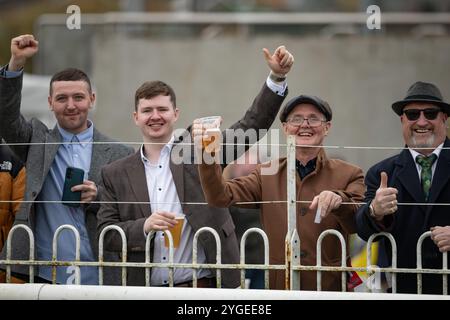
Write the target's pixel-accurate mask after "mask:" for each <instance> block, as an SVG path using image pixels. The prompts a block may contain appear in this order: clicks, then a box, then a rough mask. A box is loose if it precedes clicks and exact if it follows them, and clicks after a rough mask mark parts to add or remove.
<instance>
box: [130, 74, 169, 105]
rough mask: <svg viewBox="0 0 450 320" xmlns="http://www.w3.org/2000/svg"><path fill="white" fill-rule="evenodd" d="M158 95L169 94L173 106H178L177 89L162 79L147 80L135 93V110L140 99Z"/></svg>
mask: <svg viewBox="0 0 450 320" xmlns="http://www.w3.org/2000/svg"><path fill="white" fill-rule="evenodd" d="M156 96H169V97H170V101H171V102H172V104H173V107H174V108H176V106H177V104H176V97H175V91H173V89H172V88H171V87H170V86H169V85H168V84H167V83H164V82H162V81H146V82H144V83H143V84H142V85H141V86H140V87H139V88H138V89H137V90H136V94H135V95H134V111H137V108H138V104H139V100H140V99H151V98H154V97H156Z"/></svg>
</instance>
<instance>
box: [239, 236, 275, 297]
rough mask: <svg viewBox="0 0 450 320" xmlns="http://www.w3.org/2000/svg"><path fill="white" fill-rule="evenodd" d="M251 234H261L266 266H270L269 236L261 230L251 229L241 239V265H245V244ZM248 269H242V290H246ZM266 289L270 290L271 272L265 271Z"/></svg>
mask: <svg viewBox="0 0 450 320" xmlns="http://www.w3.org/2000/svg"><path fill="white" fill-rule="evenodd" d="M251 233H257V234H259V235H260V236H261V237H262V238H263V241H264V266H265V267H266V266H268V265H269V238H268V237H267V234H266V233H265V232H264V231H263V230H261V229H260V228H250V229H247V230H246V231H245V232H244V234H243V235H242V238H241V265H245V242H246V241H247V238H248V236H249V235H250V234H251ZM246 269H247V268H244V269H241V288H242V289H244V288H245V270H246ZM264 288H265V289H269V270H268V269H266V270H264Z"/></svg>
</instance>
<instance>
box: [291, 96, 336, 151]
mask: <svg viewBox="0 0 450 320" xmlns="http://www.w3.org/2000/svg"><path fill="white" fill-rule="evenodd" d="M301 118H303V119H305V118H307V119H311V120H312V119H314V121H313V122H317V126H314V124H315V123H313V126H311V123H310V121H307V120H304V121H303V122H302V123H301V124H300V123H299V121H298V120H299V119H301ZM318 120H319V121H318ZM330 127H331V123H330V122H329V121H326V120H325V115H324V114H323V113H322V112H320V111H319V110H318V109H317V108H316V107H315V106H314V105H312V104H309V103H302V104H299V105H297V106H296V107H295V108H294V109H292V111H291V112H290V113H289V114H288V116H287V118H286V122H283V130H284V133H285V134H286V135H295V136H296V137H295V143H296V144H297V145H306V146H321V145H322V144H323V140H324V139H325V137H326V136H327V134H328V131H329V129H330ZM297 149H300V150H301V149H304V151H307V150H311V149H312V148H309V147H306V148H301V147H297ZM317 152H318V149H317Z"/></svg>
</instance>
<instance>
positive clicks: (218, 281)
mask: <svg viewBox="0 0 450 320" xmlns="http://www.w3.org/2000/svg"><path fill="white" fill-rule="evenodd" d="M203 232H211V233H212V234H213V236H214V238H215V240H216V251H217V252H216V264H218V265H220V264H222V258H221V257H222V244H221V242H220V237H219V234H218V233H217V231H216V230H214V229H213V228H210V227H202V228H200V229H198V230H197V232H196V233H195V234H194V240H193V242H192V266H193V267H198V266H197V249H198V248H197V247H198V237H199V236H200V234H201V233H203ZM221 274H222V273H221V270H220V268H217V270H216V287H217V288H220V287H221V286H222V276H221ZM192 286H193V287H194V288H196V287H197V270H196V269H194V270H193V272H192Z"/></svg>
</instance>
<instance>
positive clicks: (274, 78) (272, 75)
mask: <svg viewBox="0 0 450 320" xmlns="http://www.w3.org/2000/svg"><path fill="white" fill-rule="evenodd" d="M269 78H270V80H272V81H274V82H283V81H285V80H286V75H284V74H278V73H273V72H272V71H270V74H269Z"/></svg>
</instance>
